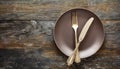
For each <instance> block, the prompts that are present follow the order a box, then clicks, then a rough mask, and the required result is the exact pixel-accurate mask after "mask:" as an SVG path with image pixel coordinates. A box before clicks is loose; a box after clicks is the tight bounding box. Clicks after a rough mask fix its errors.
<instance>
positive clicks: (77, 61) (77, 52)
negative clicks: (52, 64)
mask: <svg viewBox="0 0 120 69" xmlns="http://www.w3.org/2000/svg"><path fill="white" fill-rule="evenodd" d="M74 31H75V47H77V42H78V41H77V29H74ZM75 62H76V63H79V62H80V57H79V51H78V49H77V50H76V54H75Z"/></svg>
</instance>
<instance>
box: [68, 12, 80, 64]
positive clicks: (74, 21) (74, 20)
mask: <svg viewBox="0 0 120 69" xmlns="http://www.w3.org/2000/svg"><path fill="white" fill-rule="evenodd" d="M72 28H73V30H74V33H75V47H76V46H77V29H78V19H77V13H76V11H73V12H72ZM74 58H75V62H76V63H79V62H80V58H79V52H78V49H77V51H76V54H74V55H73V59H69V58H68V59H67V64H68V66H69V65H71V64H72V63H73V60H74Z"/></svg>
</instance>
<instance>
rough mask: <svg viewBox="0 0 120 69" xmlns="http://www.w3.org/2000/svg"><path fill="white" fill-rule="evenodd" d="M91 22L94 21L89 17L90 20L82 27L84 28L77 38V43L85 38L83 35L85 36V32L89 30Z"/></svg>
mask: <svg viewBox="0 0 120 69" xmlns="http://www.w3.org/2000/svg"><path fill="white" fill-rule="evenodd" d="M93 20H94V18H93V17H91V18H90V19H89V20H88V21H87V22H86V24H85V25H84V27H83V29H82V31H81V33H80V35H79V38H78V39H79V42H81V41H82V40H83V39H84V38H85V35H86V34H87V31H88V30H89V28H90V26H91V24H92V22H93Z"/></svg>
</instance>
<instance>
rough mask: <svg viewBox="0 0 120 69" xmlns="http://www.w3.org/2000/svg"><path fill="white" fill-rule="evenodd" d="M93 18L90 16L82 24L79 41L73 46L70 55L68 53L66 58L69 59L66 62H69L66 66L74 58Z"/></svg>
mask: <svg viewBox="0 0 120 69" xmlns="http://www.w3.org/2000/svg"><path fill="white" fill-rule="evenodd" d="M93 20H94V18H93V17H91V18H90V19H89V20H88V21H87V22H86V24H85V25H84V27H83V29H82V31H81V33H80V35H79V38H78V40H79V41H78V43H77V44H76V47H75V49H74V51H73V53H72V55H70V56H69V58H68V59H69V61H67V62H69V63H68V66H70V65H71V64H72V60H74V58H75V54H76V52H77V50H78V48H79V46H80V43H81V42H82V41H83V39H84V38H85V35H86V34H87V31H88V29H89V27H90V26H91V24H92V22H93Z"/></svg>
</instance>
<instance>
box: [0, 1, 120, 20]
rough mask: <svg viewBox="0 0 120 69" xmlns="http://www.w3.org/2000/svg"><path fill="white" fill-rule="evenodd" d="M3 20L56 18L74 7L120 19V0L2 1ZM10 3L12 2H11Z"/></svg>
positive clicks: (106, 17) (103, 17)
mask: <svg viewBox="0 0 120 69" xmlns="http://www.w3.org/2000/svg"><path fill="white" fill-rule="evenodd" d="M0 3H2V4H0V9H1V10H0V19H1V20H11V19H12V20H31V19H35V20H56V19H58V18H59V17H60V15H62V14H63V13H64V12H65V11H68V10H70V9H73V8H83V9H88V10H90V11H92V12H94V13H95V14H96V15H97V16H99V17H100V18H101V19H115V20H119V19H120V13H119V12H120V9H119V7H120V2H119V1H116V0H115V1H113V0H111V1H109V0H107V1H104V0H103V1H98V0H95V1H89V0H75V1H73V0H69V1H65V0H62V1H59V0H58V1H54V0H52V1H49V0H45V1H38V0H35V2H34V0H33V1H32V0H30V1H28V2H27V1H24V0H22V1H18V0H15V1H6V2H5V1H0ZM9 3H10V4H9Z"/></svg>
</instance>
